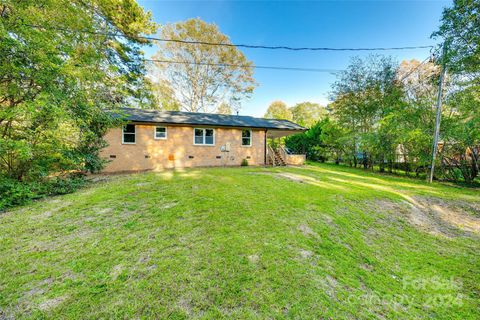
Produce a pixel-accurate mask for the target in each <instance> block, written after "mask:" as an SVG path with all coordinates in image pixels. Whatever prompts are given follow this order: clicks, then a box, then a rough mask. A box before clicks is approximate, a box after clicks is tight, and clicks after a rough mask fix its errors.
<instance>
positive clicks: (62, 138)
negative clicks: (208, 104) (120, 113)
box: [0, 0, 156, 181]
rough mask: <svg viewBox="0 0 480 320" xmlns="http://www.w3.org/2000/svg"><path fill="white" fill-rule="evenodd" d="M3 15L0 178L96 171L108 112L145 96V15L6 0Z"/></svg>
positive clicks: (124, 5)
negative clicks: (143, 57) (143, 51)
mask: <svg viewBox="0 0 480 320" xmlns="http://www.w3.org/2000/svg"><path fill="white" fill-rule="evenodd" d="M0 16H1V19H0V30H1V31H0V77H1V78H0V173H1V175H2V177H7V178H9V179H16V180H17V181H30V180H33V181H35V180H39V179H43V178H44V177H47V176H49V175H51V173H59V172H70V171H72V170H82V171H83V170H89V171H96V170H99V169H100V168H101V167H102V163H103V162H102V161H101V159H100V158H99V156H98V153H99V150H100V149H101V148H102V147H103V146H104V140H103V135H104V134H105V132H106V130H107V128H109V127H110V126H111V125H112V124H113V123H112V119H111V117H110V116H109V115H108V113H106V112H105V110H107V109H112V108H116V107H118V106H125V105H131V104H135V103H137V102H139V98H140V97H142V96H144V95H145V92H144V80H145V78H144V74H145V72H144V71H145V69H144V63H143V60H142V53H141V50H140V46H142V45H145V44H147V42H146V40H145V39H144V38H142V37H141V36H142V35H145V34H150V33H152V32H154V31H155V28H156V25H155V24H154V23H152V22H151V21H150V14H149V13H146V12H144V11H143V9H142V8H141V7H140V6H138V4H137V3H136V2H135V1H133V0H124V1H113V0H102V1H100V0H92V1H88V2H85V1H82V0H75V1H65V0H49V1H33V0H26V1H13V0H5V1H3V2H2V4H0ZM34 26H36V27H34Z"/></svg>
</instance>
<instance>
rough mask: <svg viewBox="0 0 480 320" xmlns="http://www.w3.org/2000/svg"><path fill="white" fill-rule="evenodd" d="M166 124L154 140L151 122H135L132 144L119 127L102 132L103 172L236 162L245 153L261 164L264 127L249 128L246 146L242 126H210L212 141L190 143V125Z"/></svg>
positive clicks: (243, 156)
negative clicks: (124, 140)
mask: <svg viewBox="0 0 480 320" xmlns="http://www.w3.org/2000/svg"><path fill="white" fill-rule="evenodd" d="M166 127H167V139H165V140H156V139H154V130H155V125H149V124H136V143H135V144H122V129H121V128H115V129H111V130H110V131H109V132H108V133H107V134H106V136H105V140H106V141H107V142H108V144H109V146H108V147H106V148H105V149H103V150H102V152H101V155H102V157H103V158H105V159H107V160H111V161H110V162H109V163H108V164H107V166H106V168H105V169H104V172H118V171H140V170H162V169H166V168H183V167H208V166H239V165H240V164H241V162H242V160H243V159H247V157H249V159H247V160H248V163H249V165H263V164H264V150H265V149H264V139H265V131H264V130H258V129H257V130H256V129H252V146H250V147H246V146H242V145H241V144H242V140H241V135H242V129H237V128H214V129H215V145H214V146H199V145H194V144H193V130H194V127H186V126H172V125H166ZM226 143H230V146H231V148H230V152H221V151H220V148H221V146H223V145H225V144H226ZM111 156H114V158H112V157H111ZM192 157H193V158H192ZM217 157H221V158H220V159H219V158H217Z"/></svg>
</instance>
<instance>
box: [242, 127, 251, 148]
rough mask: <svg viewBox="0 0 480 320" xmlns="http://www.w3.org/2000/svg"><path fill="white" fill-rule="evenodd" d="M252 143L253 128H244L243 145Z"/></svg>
mask: <svg viewBox="0 0 480 320" xmlns="http://www.w3.org/2000/svg"><path fill="white" fill-rule="evenodd" d="M251 145H252V130H250V129H243V130H242V146H248V147H249V146H251Z"/></svg>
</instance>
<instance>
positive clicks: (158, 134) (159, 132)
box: [155, 127, 167, 139]
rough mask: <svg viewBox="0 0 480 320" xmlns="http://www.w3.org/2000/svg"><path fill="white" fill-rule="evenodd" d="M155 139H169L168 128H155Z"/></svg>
mask: <svg viewBox="0 0 480 320" xmlns="http://www.w3.org/2000/svg"><path fill="white" fill-rule="evenodd" d="M155 139H167V128H165V127H155Z"/></svg>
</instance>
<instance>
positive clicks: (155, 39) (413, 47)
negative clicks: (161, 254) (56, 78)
mask: <svg viewBox="0 0 480 320" xmlns="http://www.w3.org/2000/svg"><path fill="white" fill-rule="evenodd" d="M23 25H25V26H28V27H31V28H36V29H52V30H59V31H65V32H72V33H73V32H83V33H89V34H96V35H104V36H111V37H124V38H127V37H128V36H126V35H124V34H119V33H112V32H99V31H90V30H72V29H66V28H60V27H51V26H48V27H47V26H41V25H32V24H23ZM132 37H134V38H137V39H143V40H149V41H159V42H176V43H182V44H192V45H208V46H225V47H237V48H248V49H268V50H290V51H393V50H414V49H429V48H430V49H431V48H433V47H434V46H432V45H422V46H404V47H372V48H332V47H290V46H267V45H253V44H240V43H236V44H234V43H223V42H207V41H194V40H180V39H164V38H156V37H149V36H132Z"/></svg>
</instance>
